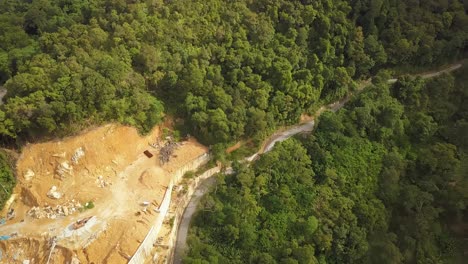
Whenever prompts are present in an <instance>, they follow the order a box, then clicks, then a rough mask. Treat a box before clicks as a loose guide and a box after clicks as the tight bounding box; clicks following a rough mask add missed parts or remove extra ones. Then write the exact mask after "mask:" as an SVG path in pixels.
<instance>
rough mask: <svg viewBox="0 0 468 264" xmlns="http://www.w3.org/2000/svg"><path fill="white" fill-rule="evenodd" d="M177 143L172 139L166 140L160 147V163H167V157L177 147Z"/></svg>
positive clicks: (168, 157)
mask: <svg viewBox="0 0 468 264" xmlns="http://www.w3.org/2000/svg"><path fill="white" fill-rule="evenodd" d="M179 145H180V144H179V143H177V142H174V141H172V140H169V141H167V142H166V144H165V145H164V147H162V148H161V150H160V151H159V162H161V164H162V165H164V164H166V163H168V162H169V159H170V158H171V157H172V154H173V153H174V150H176V149H177V148H178V147H179Z"/></svg>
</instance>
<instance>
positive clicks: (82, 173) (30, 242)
mask: <svg viewBox="0 0 468 264" xmlns="http://www.w3.org/2000/svg"><path fill="white" fill-rule="evenodd" d="M158 139H159V140H158ZM164 140H165V139H163V138H162V136H161V129H160V128H158V127H156V128H155V129H153V131H152V132H151V133H150V134H149V135H148V136H144V137H141V136H139V135H138V133H137V131H136V130H135V129H134V128H131V127H125V126H120V125H114V124H111V125H106V126H103V127H99V128H96V129H93V130H91V131H88V132H85V133H83V134H81V135H78V136H75V137H71V138H66V139H64V140H61V141H53V142H46V143H39V144H31V145H28V146H26V147H25V148H24V149H23V151H22V154H21V156H20V157H19V159H18V162H17V175H18V184H17V186H16V188H15V190H14V194H13V196H12V198H11V199H10V201H9V202H8V203H7V205H6V206H5V208H4V210H3V211H2V214H1V217H2V219H7V220H6V223H3V224H2V222H3V220H0V240H1V241H0V263H23V261H25V260H29V261H30V262H29V263H46V262H47V259H48V257H49V254H50V248H51V245H52V244H53V241H56V247H55V250H53V252H52V254H51V257H50V263H73V264H76V263H126V262H127V261H128V259H129V257H131V256H132V255H133V254H134V252H135V251H136V249H137V248H138V246H139V244H140V242H141V241H143V239H144V237H145V235H146V234H147V232H148V230H149V228H150V226H151V224H152V223H153V222H154V220H155V218H156V216H157V215H158V212H157V211H158V210H157V209H158V207H159V204H160V202H161V201H162V199H163V196H164V193H165V192H166V189H167V186H168V184H169V182H170V180H171V175H172V173H173V172H174V171H175V170H177V169H178V168H181V167H183V166H184V165H185V164H187V163H189V162H190V161H192V160H193V159H195V158H197V157H198V156H200V155H202V154H203V153H205V152H206V151H207V149H206V148H205V147H203V146H202V145H200V144H198V143H197V142H196V141H195V140H189V141H185V142H182V143H181V144H179V147H178V148H177V149H176V150H175V151H174V153H173V157H172V158H171V160H170V161H169V163H167V164H164V165H161V164H160V163H159V159H158V152H159V148H157V147H153V146H156V144H153V143H160V144H163V143H164ZM150 144H153V146H150ZM145 150H148V151H149V152H150V153H151V154H153V155H154V156H153V157H151V158H148V157H147V156H146V155H145V154H144V153H143V152H144V151H145ZM86 204H88V205H87V206H86ZM93 205H94V207H93ZM11 209H13V210H14V215H15V216H14V218H13V219H10V220H8V218H7V215H8V212H9V211H11ZM88 218H89V219H88ZM81 219H87V221H86V222H85V223H84V224H82V225H81V226H80V227H77V226H76V225H75V224H76V222H77V221H79V220H81Z"/></svg>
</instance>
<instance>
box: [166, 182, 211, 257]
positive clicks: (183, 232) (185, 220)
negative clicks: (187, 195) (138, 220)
mask: <svg viewBox="0 0 468 264" xmlns="http://www.w3.org/2000/svg"><path fill="white" fill-rule="evenodd" d="M215 179H216V178H215V177H210V178H208V179H206V180H204V181H203V182H202V183H201V184H200V185H199V186H198V188H197V189H196V190H195V192H194V193H193V195H192V198H191V199H190V202H189V204H188V205H187V207H185V211H184V214H183V215H182V219H181V220H180V224H179V228H178V231H177V240H176V243H175V249H174V263H182V258H183V257H184V251H185V247H186V246H187V245H186V241H187V234H188V229H189V227H190V221H191V219H192V216H193V214H194V213H195V212H196V211H197V205H198V202H199V201H200V199H201V198H202V197H203V195H204V194H205V193H206V192H208V190H209V189H210V187H211V186H213V185H214V184H215V182H216V181H215Z"/></svg>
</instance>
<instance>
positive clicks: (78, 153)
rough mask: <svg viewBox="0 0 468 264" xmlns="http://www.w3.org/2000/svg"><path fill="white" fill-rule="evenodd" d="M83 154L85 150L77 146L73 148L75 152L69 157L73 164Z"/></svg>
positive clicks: (76, 162)
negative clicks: (75, 148)
mask: <svg viewBox="0 0 468 264" xmlns="http://www.w3.org/2000/svg"><path fill="white" fill-rule="evenodd" d="M84 155H85V152H84V150H83V148H82V147H80V148H78V149H77V150H75V154H73V156H72V157H71V161H72V162H73V164H78V161H79V160H80V159H81V158H82V157H84Z"/></svg>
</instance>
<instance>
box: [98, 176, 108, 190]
mask: <svg viewBox="0 0 468 264" xmlns="http://www.w3.org/2000/svg"><path fill="white" fill-rule="evenodd" d="M96 184H97V186H98V187H101V188H104V187H107V186H108V185H111V183H110V182H108V181H106V180H104V178H103V177H102V176H99V177H98V178H97V179H96Z"/></svg>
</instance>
